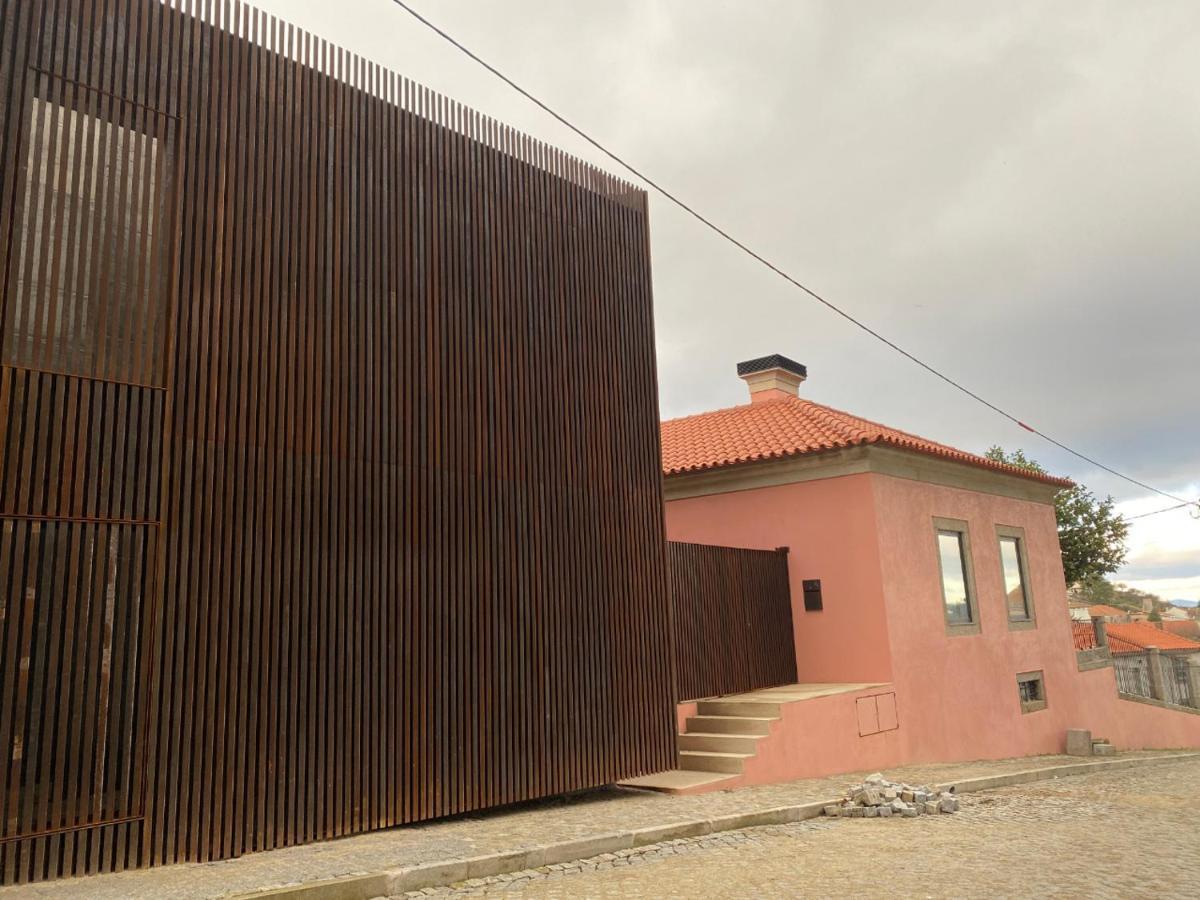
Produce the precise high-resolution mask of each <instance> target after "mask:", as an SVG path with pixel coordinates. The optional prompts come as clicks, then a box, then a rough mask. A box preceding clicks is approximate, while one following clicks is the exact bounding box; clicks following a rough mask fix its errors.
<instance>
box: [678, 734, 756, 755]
mask: <svg viewBox="0 0 1200 900" xmlns="http://www.w3.org/2000/svg"><path fill="white" fill-rule="evenodd" d="M761 738H762V735H754V734H705V733H704V732H698V731H689V732H688V733H687V734H681V735H680V736H679V749H680V750H700V751H705V750H715V751H717V752H718V753H749V754H750V755H751V756H753V755H754V754H755V753H756V752H757V750H758V742H759V740H761Z"/></svg>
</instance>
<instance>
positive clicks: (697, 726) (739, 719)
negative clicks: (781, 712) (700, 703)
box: [687, 716, 775, 734]
mask: <svg viewBox="0 0 1200 900" xmlns="http://www.w3.org/2000/svg"><path fill="white" fill-rule="evenodd" d="M774 721H775V719H772V718H764V719H754V718H751V717H749V716H688V720H687V730H688V731H689V732H691V731H699V732H703V733H704V734H770V733H771V723H772V722H774Z"/></svg>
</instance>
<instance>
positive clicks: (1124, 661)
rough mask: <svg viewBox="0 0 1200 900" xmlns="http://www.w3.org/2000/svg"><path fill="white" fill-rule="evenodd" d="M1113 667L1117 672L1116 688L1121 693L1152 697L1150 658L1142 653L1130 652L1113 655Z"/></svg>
mask: <svg viewBox="0 0 1200 900" xmlns="http://www.w3.org/2000/svg"><path fill="white" fill-rule="evenodd" d="M1113 669H1114V670H1115V671H1116V673H1117V690H1118V691H1120V692H1121V693H1122V694H1135V695H1137V696H1139V697H1153V696H1154V692H1153V691H1152V690H1151V688H1150V660H1149V658H1148V657H1147V656H1146V654H1144V653H1130V654H1123V655H1121V656H1114V657H1113Z"/></svg>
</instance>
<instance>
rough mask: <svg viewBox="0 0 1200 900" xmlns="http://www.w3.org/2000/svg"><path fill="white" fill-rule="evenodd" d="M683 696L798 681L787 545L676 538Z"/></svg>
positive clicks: (672, 565) (671, 550)
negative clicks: (748, 546)
mask: <svg viewBox="0 0 1200 900" xmlns="http://www.w3.org/2000/svg"><path fill="white" fill-rule="evenodd" d="M667 573H668V574H667V579H668V583H669V586H670V587H669V590H670V594H671V603H672V607H673V611H674V630H675V671H676V680H677V692H678V693H677V696H678V699H679V700H680V702H682V701H685V700H699V699H703V698H705V697H716V696H720V695H722V694H737V693H743V692H745V691H753V690H757V689H759V688H767V687H776V686H778V685H781V684H794V683H795V682H796V645H795V639H794V637H793V634H792V599H791V591H790V589H789V586H788V585H789V582H788V564H787V551H786V550H742V549H738V548H735V547H714V546H709V545H707V544H687V543H682V542H677V541H670V542H669V543H668V544H667Z"/></svg>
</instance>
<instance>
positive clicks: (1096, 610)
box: [1088, 603, 1129, 616]
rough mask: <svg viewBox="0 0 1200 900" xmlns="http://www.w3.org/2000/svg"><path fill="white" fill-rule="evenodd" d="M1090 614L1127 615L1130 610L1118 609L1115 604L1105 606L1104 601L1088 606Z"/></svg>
mask: <svg viewBox="0 0 1200 900" xmlns="http://www.w3.org/2000/svg"><path fill="white" fill-rule="evenodd" d="M1088 615H1089V616H1127V615H1129V610H1127V609H1117V607H1115V606H1105V605H1104V604H1103V603H1101V604H1098V605H1096V606H1089V607H1088Z"/></svg>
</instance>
